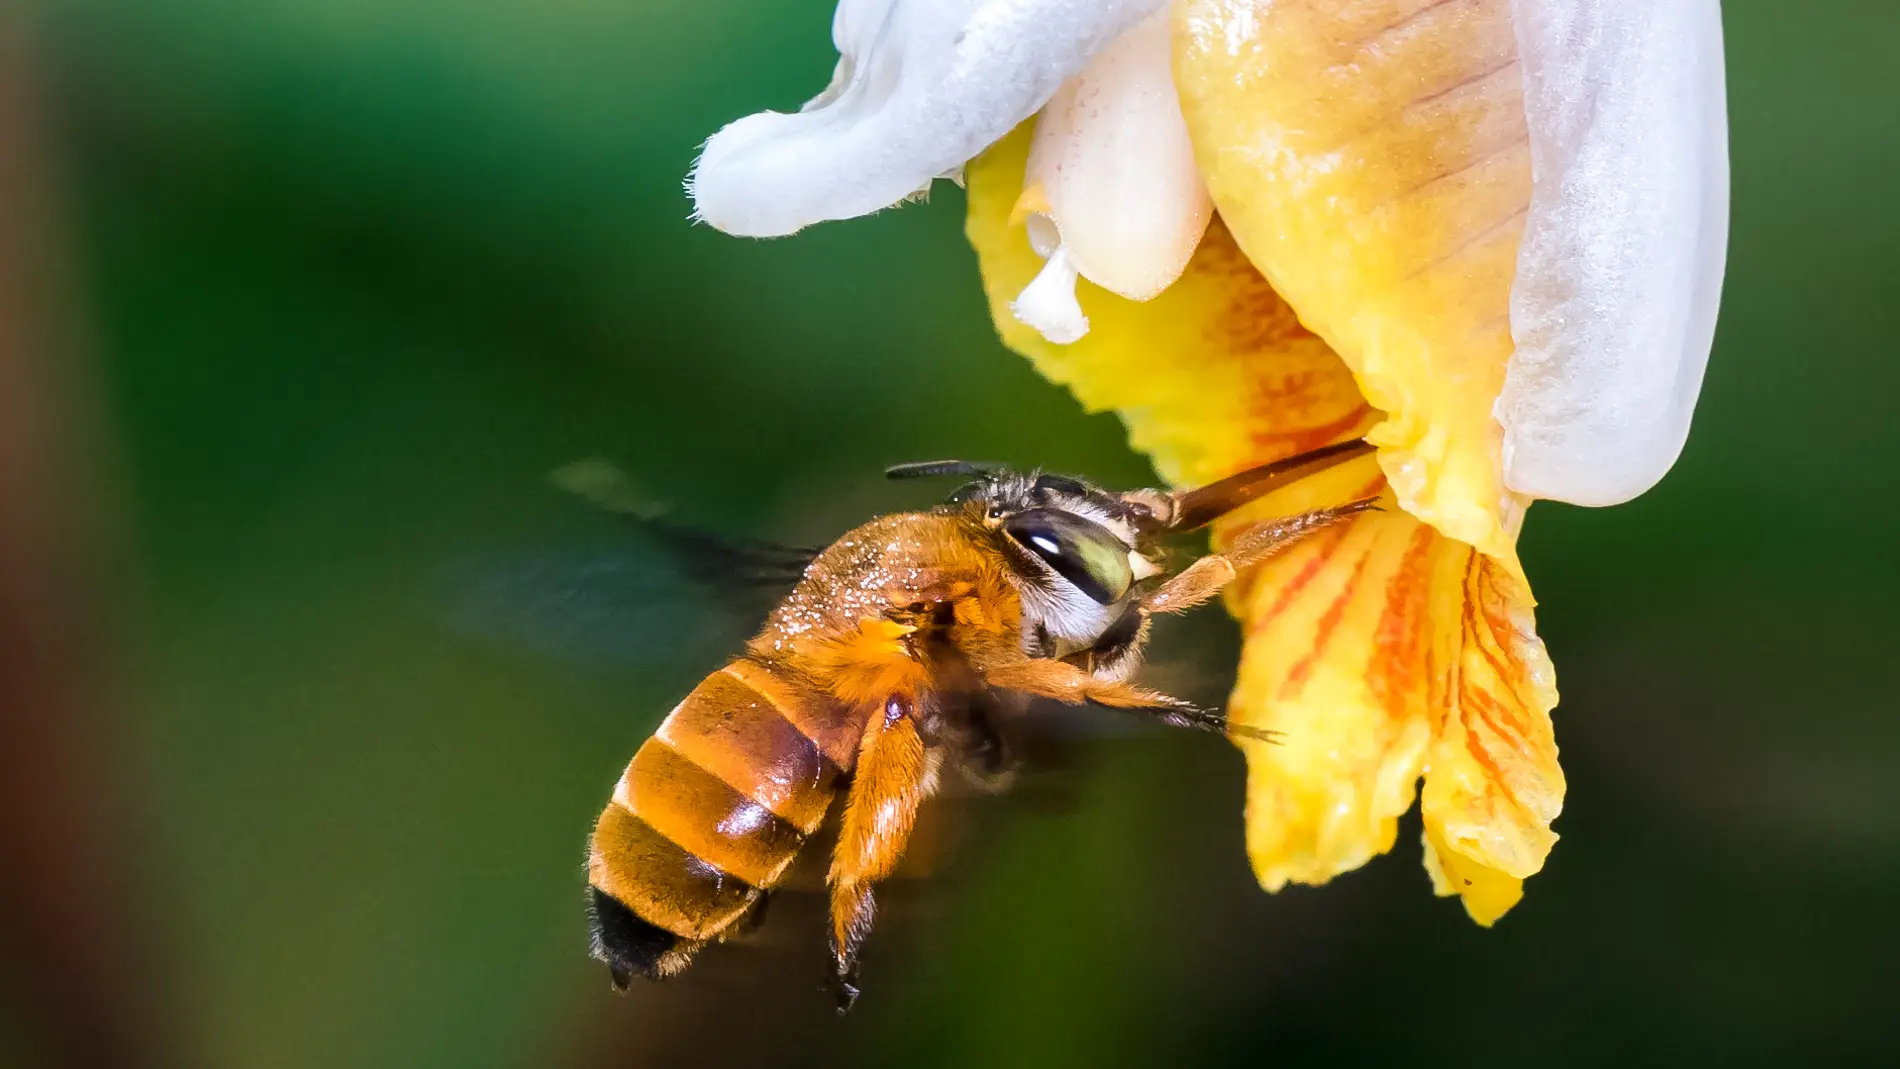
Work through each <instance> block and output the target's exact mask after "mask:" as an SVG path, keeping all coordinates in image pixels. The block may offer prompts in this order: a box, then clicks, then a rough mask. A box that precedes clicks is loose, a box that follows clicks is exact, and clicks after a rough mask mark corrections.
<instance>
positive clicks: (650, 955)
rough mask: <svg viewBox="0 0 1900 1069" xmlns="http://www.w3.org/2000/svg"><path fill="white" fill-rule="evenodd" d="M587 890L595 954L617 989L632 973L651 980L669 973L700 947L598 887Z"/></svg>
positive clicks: (683, 963)
mask: <svg viewBox="0 0 1900 1069" xmlns="http://www.w3.org/2000/svg"><path fill="white" fill-rule="evenodd" d="M587 891H588V909H587V913H588V918H589V921H590V922H591V928H592V932H591V933H590V935H591V938H592V942H593V952H594V957H596V958H598V959H600V960H601V961H603V962H606V963H607V968H608V969H609V970H610V971H611V972H612V974H613V980H614V987H615V988H616V989H618V990H623V991H624V990H626V987H627V983H628V981H629V980H631V979H632V978H633V976H634V975H635V974H638V975H640V976H644V977H647V978H648V979H650V980H658V979H660V978H662V977H666V976H671V975H673V974H674V973H676V972H678V971H680V969H682V968H684V967H685V965H686V962H687V961H688V960H689V959H690V958H691V957H692V954H693V951H695V950H697V949H699V945H698V944H697V943H695V942H692V941H690V940H686V939H681V938H680V937H679V936H677V935H674V934H673V933H672V932H669V931H667V930H666V929H664V928H661V927H658V926H656V925H654V924H651V923H649V922H647V921H645V920H642V919H641V918H640V916H639V915H638V914H636V913H634V911H633V910H631V909H628V908H627V907H626V905H625V904H624V903H622V902H621V901H620V900H619V899H617V898H615V897H613V896H612V895H610V894H608V893H607V892H605V891H602V890H601V889H600V888H598V887H589V888H588V889H587Z"/></svg>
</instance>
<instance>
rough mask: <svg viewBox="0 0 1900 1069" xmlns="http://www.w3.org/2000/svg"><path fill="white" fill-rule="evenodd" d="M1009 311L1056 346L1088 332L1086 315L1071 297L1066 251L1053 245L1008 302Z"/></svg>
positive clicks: (1071, 272) (1071, 280)
mask: <svg viewBox="0 0 1900 1069" xmlns="http://www.w3.org/2000/svg"><path fill="white" fill-rule="evenodd" d="M1009 311H1010V314H1011V315H1014V316H1015V317H1016V318H1017V319H1018V320H1020V321H1021V322H1022V323H1024V324H1025V325H1027V326H1030V327H1033V328H1035V330H1036V332H1037V333H1039V334H1041V335H1042V336H1043V337H1045V338H1048V339H1049V340H1050V341H1052V342H1055V343H1056V344H1057V345H1069V344H1072V343H1074V342H1078V341H1081V340H1082V335H1084V334H1087V333H1088V332H1089V317H1088V316H1085V315H1083V314H1082V305H1081V304H1080V303H1079V302H1078V301H1077V300H1076V299H1075V265H1074V264H1071V263H1070V262H1069V250H1067V249H1064V248H1057V249H1056V250H1055V251H1054V252H1053V253H1051V254H1050V256H1049V262H1048V263H1046V264H1044V265H1043V267H1042V271H1041V272H1040V273H1038V274H1037V275H1036V277H1035V279H1034V280H1033V281H1031V282H1030V283H1029V285H1027V286H1024V287H1023V291H1022V292H1021V293H1019V294H1017V295H1016V299H1015V300H1013V301H1011V302H1010V304H1009Z"/></svg>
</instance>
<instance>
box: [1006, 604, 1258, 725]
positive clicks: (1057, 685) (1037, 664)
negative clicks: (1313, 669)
mask: <svg viewBox="0 0 1900 1069" xmlns="http://www.w3.org/2000/svg"><path fill="white" fill-rule="evenodd" d="M1183 574H1185V573H1183ZM985 678H986V680H987V681H988V683H989V684H990V686H993V687H1007V688H1009V689H1010V690H1019V691H1022V692H1023V693H1025V694H1033V695H1035V696H1036V697H1039V698H1054V699H1055V700H1056V701H1059V702H1067V703H1068V704H1070V705H1081V704H1084V703H1088V704H1093V705H1105V706H1108V707H1109V708H1111V709H1125V710H1128V711H1130V712H1140V713H1146V714H1148V715H1150V716H1153V717H1154V718H1155V719H1157V720H1159V721H1161V722H1162V723H1164V724H1167V725H1169V726H1170V727H1183V728H1195V729H1197V730H1200V731H1212V732H1217V733H1224V734H1233V735H1238V736H1240V737H1242V738H1249V739H1257V740H1259V741H1261V742H1273V741H1275V734H1274V733H1273V732H1270V731H1258V730H1255V729H1253V728H1239V727H1234V726H1232V725H1229V724H1228V723H1227V716H1226V714H1225V713H1221V712H1217V711H1215V710H1212V709H1202V708H1200V707H1198V706H1196V705H1193V704H1191V703H1189V702H1185V701H1182V700H1181V699H1180V698H1176V697H1173V696H1171V695H1167V694H1163V693H1161V692H1160V691H1155V690H1149V689H1147V688H1146V687H1138V686H1136V685H1134V684H1133V683H1126V682H1121V681H1118V680H1109V679H1101V678H1099V677H1097V676H1093V675H1090V674H1089V673H1088V672H1085V671H1083V670H1082V669H1081V668H1078V667H1077V666H1075V665H1073V664H1070V663H1069V662H1067V661H1049V660H1037V659H1031V660H1027V661H1018V662H1016V663H1014V664H1008V665H1003V666H1001V667H998V668H992V669H990V670H989V672H988V673H986V675H985Z"/></svg>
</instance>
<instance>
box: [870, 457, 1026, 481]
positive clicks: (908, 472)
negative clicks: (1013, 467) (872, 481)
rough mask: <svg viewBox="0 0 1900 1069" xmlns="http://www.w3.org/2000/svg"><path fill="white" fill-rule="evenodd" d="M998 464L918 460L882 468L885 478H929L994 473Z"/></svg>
mask: <svg viewBox="0 0 1900 1069" xmlns="http://www.w3.org/2000/svg"><path fill="white" fill-rule="evenodd" d="M1002 470H1003V468H1002V465H1000V464H980V463H976V462H973V461H968V460H920V461H917V462H916V463H914V464H893V465H891V466H890V467H888V468H885V469H884V477H885V478H886V479H929V478H934V477H936V476H939V475H994V474H996V473H997V472H999V471H1002Z"/></svg>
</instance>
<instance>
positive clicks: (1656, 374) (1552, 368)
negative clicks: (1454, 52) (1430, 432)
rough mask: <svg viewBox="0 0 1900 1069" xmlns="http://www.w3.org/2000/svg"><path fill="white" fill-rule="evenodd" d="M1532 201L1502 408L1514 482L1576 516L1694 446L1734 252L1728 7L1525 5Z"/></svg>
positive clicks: (1521, 46)
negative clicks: (1689, 442) (1725, 36)
mask: <svg viewBox="0 0 1900 1069" xmlns="http://www.w3.org/2000/svg"><path fill="white" fill-rule="evenodd" d="M1512 14H1513V18H1514V21H1515V26H1516V35H1517V42H1518V51H1519V55H1520V59H1521V61H1522V65H1523V72H1524V107H1525V114H1526V118H1527V119H1528V122H1529V127H1530V137H1531V171H1532V178H1533V192H1532V195H1531V205H1530V215H1529V217H1528V219H1527V221H1526V223H1525V231H1524V239H1523V243H1522V245H1521V246H1520V248H1519V252H1518V262H1517V278H1516V282H1515V284H1514V286H1513V288H1512V293H1511V334H1512V337H1513V338H1514V339H1515V341H1516V344H1517V349H1516V352H1515V354H1514V355H1513V356H1512V358H1511V363H1510V366H1509V369H1508V371H1507V372H1506V375H1505V383H1504V390H1503V393H1502V394H1501V395H1500V397H1499V398H1498V403H1497V416H1498V420H1499V422H1500V423H1501V424H1502V425H1503V428H1504V474H1505V482H1506V484H1507V485H1508V486H1510V487H1511V488H1512V489H1513V490H1517V491H1520V492H1522V493H1526V494H1530V495H1532V496H1535V497H1542V498H1553V499H1556V500H1560V501H1570V502H1574V503H1576V504H1580V505H1609V504H1615V503H1617V502H1620V501H1626V500H1628V499H1630V498H1632V497H1635V496H1636V495H1637V494H1640V493H1642V492H1643V491H1644V490H1647V489H1649V487H1651V486H1653V485H1654V484H1655V483H1656V481H1657V480H1659V479H1661V478H1662V476H1663V474H1664V473H1665V472H1667V471H1668V470H1669V468H1670V466H1671V465H1672V464H1674V463H1675V460H1676V457H1677V455H1679V454H1680V453H1681V451H1682V446H1683V442H1684V441H1685V440H1686V439H1687V437H1688V433H1689V419H1690V416H1691V415H1692V414H1693V412H1694V409H1695V401H1696V395H1697V394H1698V393H1699V392H1700V391H1701V388H1702V373H1703V369H1704V368H1705V367H1706V365H1707V363H1708V355H1709V346H1710V344H1711V342H1712V341H1713V338H1714V334H1715V315H1716V308H1717V305H1718V304H1719V302H1720V298H1721V288H1722V273H1723V268H1724V264H1725V260H1726V257H1727V251H1728V111H1727V100H1726V93H1725V89H1724V84H1723V64H1722V23H1721V8H1720V6H1719V4H1718V2H1717V0H1514V2H1513V4H1512Z"/></svg>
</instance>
